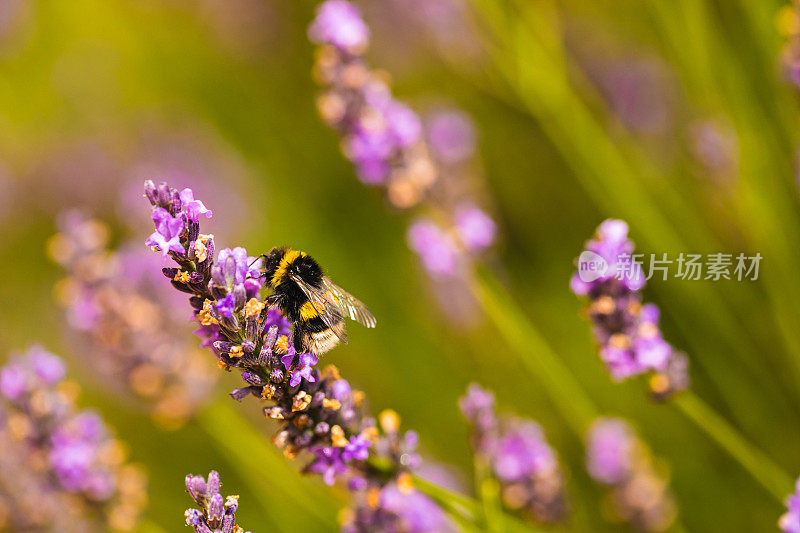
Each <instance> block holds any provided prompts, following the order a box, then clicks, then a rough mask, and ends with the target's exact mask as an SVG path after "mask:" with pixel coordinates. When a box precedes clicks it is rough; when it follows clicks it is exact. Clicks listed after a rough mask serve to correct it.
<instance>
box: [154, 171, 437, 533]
mask: <svg viewBox="0 0 800 533" xmlns="http://www.w3.org/2000/svg"><path fill="white" fill-rule="evenodd" d="M145 195H146V197H147V198H148V199H149V200H150V202H151V204H152V205H153V215H152V218H153V222H154V223H155V226H156V231H155V232H154V233H153V234H152V235H151V236H150V237H149V238H148V239H147V244H148V245H149V246H151V247H153V249H154V250H157V251H159V252H160V253H161V254H162V255H164V256H169V257H170V258H172V260H174V262H175V263H176V264H177V267H169V268H164V269H163V272H164V274H165V275H166V276H167V277H168V278H169V279H170V280H171V282H172V285H173V286H174V287H175V288H176V289H178V290H179V291H181V292H184V293H187V294H189V295H190V297H189V301H190V303H191V305H192V307H193V308H194V312H195V317H196V319H197V321H198V322H200V328H199V329H198V331H197V333H198V334H199V335H200V337H201V338H202V339H203V345H204V346H206V347H209V348H211V350H212V351H213V353H214V354H215V356H216V358H217V364H218V365H219V367H220V368H222V369H225V370H231V369H233V368H236V369H237V370H239V371H240V372H241V376H242V379H243V380H244V382H245V386H244V387H241V388H239V389H236V390H234V391H233V392H232V393H231V396H232V397H233V398H234V399H236V400H238V401H242V400H243V399H244V398H245V397H247V396H250V395H252V396H255V397H257V398H259V399H262V400H267V401H269V402H270V405H269V406H267V407H265V408H264V414H265V416H266V417H267V418H269V419H271V420H275V421H277V422H278V423H279V424H280V428H279V430H278V432H277V433H276V434H275V436H274V437H273V442H274V443H275V445H277V446H278V447H280V448H281V449H283V452H284V455H285V456H286V457H287V458H290V459H293V458H295V457H297V456H298V455H300V454H302V453H304V452H306V453H307V454H308V455H310V456H312V457H313V458H312V460H311V462H309V463H308V464H307V465H306V467H305V469H304V470H305V471H306V472H313V473H317V474H320V475H321V476H322V479H323V480H324V481H325V483H327V484H329V485H330V484H334V483H335V482H337V481H341V482H343V483H345V484H346V485H347V486H348V488H349V489H350V490H351V491H352V493H353V497H354V501H355V502H356V504H355V506H354V508H353V510H352V514H351V518H350V519H348V521H347V523H346V525H345V529H346V530H348V531H365V530H369V531H374V530H376V529H375V528H378V527H383V528H384V529H385V530H389V531H391V530H405V531H441V529H424V528H425V527H427V525H428V524H430V523H436V524H438V523H440V521H445V520H446V519H445V517H444V514H443V513H442V511H441V510H440V509H439V508H438V507H437V506H436V505H435V504H433V502H431V501H430V500H428V499H427V497H425V496H424V495H422V494H421V493H419V492H418V491H417V490H416V489H415V488H414V487H413V484H412V483H411V482H410V480H411V478H410V475H409V472H410V471H411V470H412V469H413V468H415V467H416V466H417V464H418V462H419V460H418V458H417V456H416V455H415V453H414V448H415V446H416V437H415V435H414V434H413V433H405V434H403V433H401V432H400V431H399V418H398V417H397V416H396V415H395V414H393V413H391V412H385V413H383V414H382V415H381V416H380V417H379V423H377V422H376V420H375V419H374V418H372V417H369V416H368V415H367V413H366V410H365V407H364V393H363V392H361V391H358V390H355V389H353V388H351V386H350V384H349V383H348V382H347V381H346V380H345V379H343V378H342V377H341V376H340V375H339V372H338V371H337V369H336V368H335V367H334V366H332V365H329V366H327V367H326V368H325V369H323V370H322V371H320V370H319V369H318V368H317V364H318V357H317V356H316V355H314V354H312V353H297V350H296V348H295V346H294V345H293V342H292V335H291V324H290V323H289V321H288V320H287V319H286V318H285V317H283V316H282V315H281V314H280V312H279V310H278V309H269V308H268V307H267V306H266V304H265V298H262V295H261V289H262V285H263V282H262V276H261V271H260V262H259V260H258V259H256V258H252V257H249V256H248V255H247V252H246V250H245V249H244V248H234V249H223V250H221V251H220V252H219V254H218V255H217V259H216V261H215V260H214V250H215V244H214V238H213V236H211V235H204V234H201V233H200V224H199V221H200V217H201V216H208V215H210V211H208V210H207V209H206V208H205V206H204V205H203V204H202V202H199V201H197V200H195V199H194V198H193V194H192V191H191V190H189V189H184V190H183V191H181V192H179V191H177V190H176V189H173V188H172V187H170V186H169V185H167V184H166V183H162V184H160V185H158V186H156V185H155V184H154V183H153V182H152V181H148V182H146V183H145ZM420 502H425V504H426V505H427V506H428V507H427V508H425V509H423V508H422V506H421V505H420ZM434 510H435V512H434ZM420 513H422V514H423V515H424V516H425V517H426V520H425V521H423V522H416V521H415V522H413V523H412V522H409V520H411V518H414V519H415V520H416V519H418V518H419V517H420ZM388 524H394V525H393V526H391V527H390V526H389V525H388ZM395 526H396V527H395ZM393 528H394V529H393Z"/></svg>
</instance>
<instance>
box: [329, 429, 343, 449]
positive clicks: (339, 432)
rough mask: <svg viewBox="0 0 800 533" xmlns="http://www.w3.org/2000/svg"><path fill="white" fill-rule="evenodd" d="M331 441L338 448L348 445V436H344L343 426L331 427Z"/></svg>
mask: <svg viewBox="0 0 800 533" xmlns="http://www.w3.org/2000/svg"><path fill="white" fill-rule="evenodd" d="M331 442H332V443H333V445H334V446H336V447H337V448H342V447H344V446H346V445H347V437H345V436H344V430H343V429H342V426H339V425H336V426H333V427H332V428H331Z"/></svg>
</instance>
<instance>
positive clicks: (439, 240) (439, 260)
mask: <svg viewBox="0 0 800 533" xmlns="http://www.w3.org/2000/svg"><path fill="white" fill-rule="evenodd" d="M408 244H409V246H411V249H412V250H414V251H415V252H417V254H418V255H419V257H420V259H421V260H422V264H423V265H424V266H425V269H426V270H427V271H428V272H430V273H431V274H437V275H450V274H453V273H455V271H456V269H457V268H458V254H457V251H456V247H455V243H453V240H452V239H451V238H450V237H449V236H448V235H447V234H445V233H444V232H443V231H442V230H441V229H440V228H439V227H438V226H437V225H436V224H434V223H433V222H432V221H430V220H418V221H417V222H414V223H413V224H412V225H411V226H410V227H409V228H408Z"/></svg>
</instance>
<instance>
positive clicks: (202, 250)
mask: <svg viewBox="0 0 800 533" xmlns="http://www.w3.org/2000/svg"><path fill="white" fill-rule="evenodd" d="M194 257H195V259H197V261H198V262H199V263H203V262H205V260H206V259H208V248H207V247H206V244H205V243H204V242H203V241H201V240H200V239H197V240H196V241H194Z"/></svg>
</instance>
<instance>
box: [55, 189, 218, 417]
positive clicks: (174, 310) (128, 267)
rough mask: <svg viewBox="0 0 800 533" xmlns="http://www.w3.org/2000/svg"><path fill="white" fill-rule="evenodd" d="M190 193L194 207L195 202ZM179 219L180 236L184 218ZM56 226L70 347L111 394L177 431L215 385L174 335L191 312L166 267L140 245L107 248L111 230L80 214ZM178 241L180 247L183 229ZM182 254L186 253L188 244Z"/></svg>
mask: <svg viewBox="0 0 800 533" xmlns="http://www.w3.org/2000/svg"><path fill="white" fill-rule="evenodd" d="M185 191H186V190H184V193H185ZM184 193H181V194H183V197H184V198H185V199H186V201H187V205H189V206H191V205H192V203H191V202H194V200H193V199H191V198H190V195H189V196H187V195H186V194H184ZM182 201H183V200H182ZM160 212H165V210H163V209H162V210H161V211H160ZM198 212H199V211H198ZM189 218H190V219H191V217H189ZM174 220H177V221H178V222H179V223H180V224H181V232H182V230H183V221H182V220H181V219H180V218H179V217H175V218H174ZM58 228H59V233H57V234H56V235H54V236H53V237H52V238H51V239H50V243H49V252H50V255H51V256H52V258H53V259H54V260H55V261H56V262H58V263H59V264H60V265H61V266H62V267H63V268H64V270H65V271H66V274H67V276H66V278H65V279H63V280H62V281H61V282H60V283H59V285H58V290H57V291H56V292H57V295H58V300H59V303H61V304H62V306H63V307H64V308H65V312H66V315H67V320H66V322H67V324H68V326H69V330H68V332H67V333H68V334H69V335H70V342H72V343H74V344H77V345H78V347H79V348H80V349H81V350H83V351H86V352H89V353H91V354H92V357H93V361H94V364H93V365H91V366H92V369H93V370H96V373H97V375H98V377H99V378H100V379H102V383H103V385H105V386H106V387H107V388H108V389H110V390H111V391H113V392H114V393H116V394H120V395H122V396H125V397H130V398H131V399H133V400H134V401H135V402H136V403H137V404H138V405H139V406H140V407H142V409H143V410H146V411H148V412H150V413H151V414H152V415H153V417H154V418H155V419H156V420H157V421H158V422H159V423H161V424H162V425H164V426H166V427H171V428H173V427H177V426H179V425H180V424H182V423H183V422H185V421H186V419H188V418H189V417H190V416H191V415H192V413H193V412H194V411H195V410H196V409H197V408H199V406H200V405H202V403H203V402H204V401H205V400H206V399H207V397H208V393H209V391H210V390H211V388H212V387H213V385H214V383H215V381H216V373H215V370H214V365H213V364H212V363H210V362H209V361H208V360H207V359H206V357H205V353H204V352H203V351H201V350H199V349H198V348H197V347H196V346H195V343H193V342H191V340H190V339H189V338H182V337H181V336H180V335H176V333H177V332H180V331H184V332H188V331H191V330H190V329H187V328H188V327H189V323H188V320H187V318H188V316H190V309H191V308H190V307H189V306H187V305H186V300H185V299H184V298H181V297H180V295H179V294H177V293H175V294H171V293H168V292H165V291H164V289H165V288H166V287H167V286H168V285H169V281H168V280H165V279H164V276H163V275H161V273H160V272H158V269H159V268H160V267H161V266H162V265H163V263H162V261H161V260H160V259H159V258H158V257H156V256H154V255H153V254H151V253H149V252H148V251H147V250H146V249H143V248H142V247H141V244H137V245H136V246H133V243H129V244H128V245H123V246H122V247H120V248H119V249H117V250H109V249H108V248H107V244H108V237H109V229H108V227H107V226H106V225H105V224H102V223H100V222H99V221H97V220H93V219H91V218H88V217H86V216H85V215H84V214H82V213H80V212H77V211H69V212H66V213H62V214H61V215H60V216H59V217H58ZM176 238H177V240H176V241H175V243H176V244H178V245H180V233H179V232H177V230H176ZM207 242H208V243H209V245H210V242H209V241H207ZM176 250H178V251H179V252H181V253H183V247H182V246H181V247H180V249H178V248H177V247H173V252H175V251H176ZM205 253H206V254H207V253H208V249H207V248H206V252H205ZM176 273H177V272H176ZM180 279H183V278H179V280H177V281H176V280H175V279H172V280H171V281H172V282H173V283H177V282H179V281H180ZM110 332H113V334H111V333H110Z"/></svg>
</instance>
